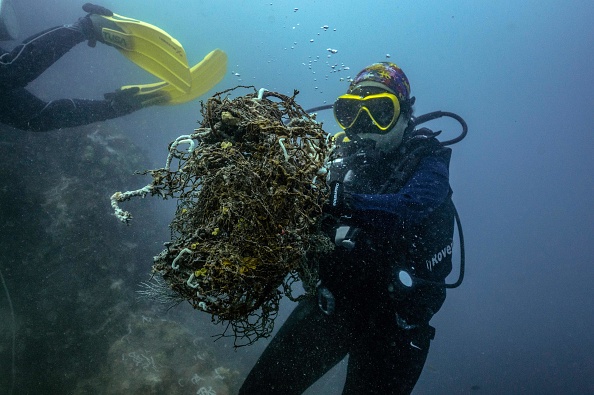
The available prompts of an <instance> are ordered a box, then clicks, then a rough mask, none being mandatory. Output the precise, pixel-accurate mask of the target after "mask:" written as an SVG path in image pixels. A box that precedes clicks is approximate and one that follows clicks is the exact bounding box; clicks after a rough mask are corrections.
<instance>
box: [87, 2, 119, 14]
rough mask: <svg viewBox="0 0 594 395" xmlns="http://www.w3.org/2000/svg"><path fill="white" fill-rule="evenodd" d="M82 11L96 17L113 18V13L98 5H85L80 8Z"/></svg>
mask: <svg viewBox="0 0 594 395" xmlns="http://www.w3.org/2000/svg"><path fill="white" fill-rule="evenodd" d="M82 9H83V11H84V12H87V13H89V14H97V15H103V16H113V12H112V11H111V10H110V9H107V8H105V7H101V6H100V5H96V4H91V3H85V4H84V5H83V6H82Z"/></svg>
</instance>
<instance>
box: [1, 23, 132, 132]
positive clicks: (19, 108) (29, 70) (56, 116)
mask: <svg viewBox="0 0 594 395" xmlns="http://www.w3.org/2000/svg"><path fill="white" fill-rule="evenodd" d="M84 39H85V37H84V35H83V34H82V33H81V31H80V30H79V29H76V28H75V27H74V26H59V27H54V28H51V29H48V30H46V31H44V32H41V33H39V34H36V35H35V36H32V37H30V38H28V39H27V40H25V41H24V42H23V43H22V44H21V45H19V46H17V47H15V48H14V49H13V50H12V51H10V52H5V53H4V54H3V55H1V56H0V93H1V94H2V100H1V101H0V122H2V123H4V124H7V125H10V126H13V127H16V128H18V129H21V130H29V131H36V132H39V131H47V130H53V129H60V128H68V127H73V126H80V125H86V124H89V123H93V122H98V121H104V120H107V119H111V118H116V117H120V116H122V115H126V114H129V113H130V112H132V111H134V110H135V109H138V108H133V107H130V106H125V105H114V101H113V100H82V99H60V100H54V101H51V102H45V101H43V100H41V99H39V98H38V97H36V96H35V95H33V94H32V93H30V92H29V91H27V90H26V89H25V86H26V85H27V84H28V83H29V82H31V81H33V80H34V79H35V78H37V77H38V76H39V75H40V74H41V73H43V72H44V71H45V70H46V69H47V68H48V67H50V66H51V65H52V64H53V63H54V62H56V61H57V60H58V59H60V58H61V57H62V56H63V55H64V54H65V53H67V52H68V51H69V50H70V49H72V47H74V46H75V45H76V44H78V43H80V42H82V41H83V40H84Z"/></svg>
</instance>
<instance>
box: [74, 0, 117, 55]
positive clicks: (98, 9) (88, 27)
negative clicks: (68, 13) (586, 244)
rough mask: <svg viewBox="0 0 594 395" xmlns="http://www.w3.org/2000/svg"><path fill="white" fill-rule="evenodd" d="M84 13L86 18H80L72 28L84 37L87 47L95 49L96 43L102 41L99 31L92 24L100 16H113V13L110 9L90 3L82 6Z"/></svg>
mask: <svg viewBox="0 0 594 395" xmlns="http://www.w3.org/2000/svg"><path fill="white" fill-rule="evenodd" d="M82 9H83V11H84V12H87V13H88V14H87V16H85V17H82V18H80V19H79V20H78V22H76V23H75V24H74V27H75V28H76V29H78V30H80V32H81V33H82V34H83V35H84V36H85V38H86V39H87V40H88V44H89V47H95V45H97V41H102V39H103V38H102V37H101V34H100V29H99V30H98V29H95V25H94V23H93V22H97V21H98V20H99V19H98V18H99V17H97V15H100V16H113V12H112V11H111V10H110V9H107V8H105V7H102V6H100V5H95V4H91V3H86V4H84V5H83V6H82Z"/></svg>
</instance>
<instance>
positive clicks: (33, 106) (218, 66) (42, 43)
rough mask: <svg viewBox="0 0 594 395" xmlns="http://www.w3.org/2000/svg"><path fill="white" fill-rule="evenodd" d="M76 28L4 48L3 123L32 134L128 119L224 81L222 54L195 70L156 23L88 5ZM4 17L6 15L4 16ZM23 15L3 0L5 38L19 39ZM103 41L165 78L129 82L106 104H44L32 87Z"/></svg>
mask: <svg viewBox="0 0 594 395" xmlns="http://www.w3.org/2000/svg"><path fill="white" fill-rule="evenodd" d="M83 10H84V11H85V12H87V15H86V16H85V17H82V18H80V19H79V20H78V21H77V22H76V23H74V24H71V25H64V26H58V27H54V28H51V29H48V30H45V31H43V32H41V33H39V34H36V35H34V36H32V37H30V38H28V39H26V40H25V41H24V42H23V43H22V44H20V45H18V46H17V47H15V48H14V49H13V50H12V51H4V50H0V93H1V94H2V96H3V98H2V101H1V102H0V122H1V123H4V124H7V125H10V126H12V127H14V128H17V129H21V130H27V131H36V132H39V131H48V130H53V129H61V128H68V127H74V126H80V125H86V124H90V123H93V122H97V121H104V120H107V119H112V118H117V117H121V116H123V115H127V114H130V113H132V112H134V111H137V110H140V109H142V108H144V107H148V106H151V105H156V104H158V105H169V104H180V103H185V102H188V101H190V100H193V99H195V98H197V97H198V96H200V95H202V94H204V93H205V92H206V91H208V90H209V89H211V88H212V87H213V86H214V85H216V84H217V83H218V82H220V81H221V79H222V78H223V76H224V74H225V72H226V65H227V56H226V54H225V53H224V52H223V51H221V50H219V49H216V50H214V51H212V52H211V53H209V54H208V55H207V56H206V57H205V58H204V59H203V60H202V61H201V62H200V63H198V64H196V65H195V66H193V67H192V68H190V67H189V66H188V62H187V59H186V53H185V51H184V49H183V47H182V46H181V44H180V43H179V42H178V41H177V40H175V39H174V38H173V37H171V36H169V34H167V33H166V32H164V31H163V30H161V29H159V28H158V27H156V26H153V25H150V24H148V23H145V22H142V21H138V20H135V19H131V18H127V17H124V16H121V15H117V14H114V13H113V12H112V11H110V10H108V9H107V8H104V7H101V6H98V5H94V4H90V3H86V4H85V5H83ZM2 14H5V15H2ZM15 25H16V18H15V15H14V10H13V9H12V7H10V4H9V3H8V0H3V1H2V0H0V41H6V40H10V39H14V36H15V35H16V34H15V33H16V31H17V29H16V26H15ZM83 41H87V42H88V45H89V46H90V47H94V46H95V44H96V43H97V41H99V42H101V43H104V44H107V45H110V46H113V47H115V48H116V49H118V50H119V51H120V53H122V55H124V56H125V57H127V58H128V59H129V60H131V61H132V62H134V63H136V64H137V65H138V66H140V67H141V68H143V69H145V70H146V71H148V72H150V73H151V74H153V75H155V76H156V77H158V78H159V79H161V80H162V81H160V82H156V83H152V84H144V85H128V86H123V87H121V88H120V89H117V90H116V91H114V92H110V93H106V94H105V95H104V100H84V99H59V100H52V101H50V102H45V101H44V100H42V99H40V98H38V97H36V96H35V95H33V94H32V93H31V92H29V91H28V90H27V89H26V86H27V84H29V83H30V82H31V81H33V80H34V79H36V78H37V77H39V75H41V74H42V73H43V72H44V71H45V70H46V69H47V68H48V67H50V66H51V65H52V64H54V63H55V62H56V61H57V60H58V59H59V58H60V57H62V56H63V55H64V54H66V53H67V52H68V51H69V50H70V49H71V48H73V47H74V46H75V45H77V44H79V43H81V42H83Z"/></svg>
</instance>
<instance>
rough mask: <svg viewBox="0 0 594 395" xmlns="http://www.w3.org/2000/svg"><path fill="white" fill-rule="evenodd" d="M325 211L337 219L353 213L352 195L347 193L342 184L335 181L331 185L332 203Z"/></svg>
mask: <svg viewBox="0 0 594 395" xmlns="http://www.w3.org/2000/svg"><path fill="white" fill-rule="evenodd" d="M324 211H325V212H327V213H328V214H332V215H334V216H336V217H341V216H343V215H348V214H350V213H351V211H352V205H351V194H350V193H348V192H345V190H344V185H343V183H342V182H338V181H334V182H333V183H332V184H330V201H329V202H328V204H326V205H325V206H324Z"/></svg>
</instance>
